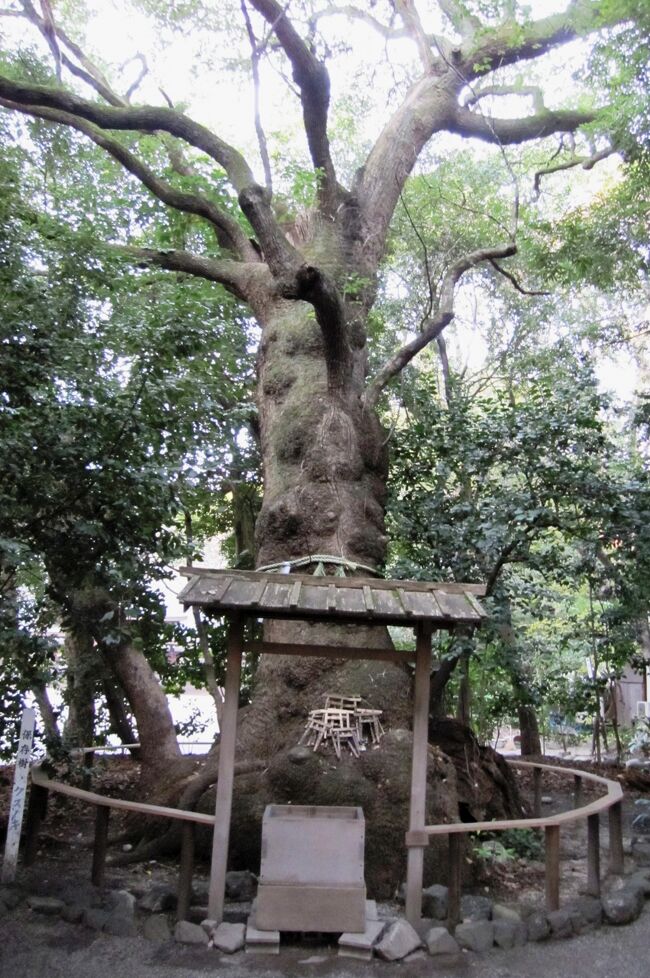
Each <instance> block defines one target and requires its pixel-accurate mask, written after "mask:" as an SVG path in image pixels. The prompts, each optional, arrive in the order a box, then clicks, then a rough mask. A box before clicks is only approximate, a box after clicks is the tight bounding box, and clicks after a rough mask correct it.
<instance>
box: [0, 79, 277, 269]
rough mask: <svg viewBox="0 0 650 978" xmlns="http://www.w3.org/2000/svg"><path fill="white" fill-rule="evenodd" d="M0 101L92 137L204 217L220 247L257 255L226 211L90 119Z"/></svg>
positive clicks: (166, 198)
mask: <svg viewBox="0 0 650 978" xmlns="http://www.w3.org/2000/svg"><path fill="white" fill-rule="evenodd" d="M0 105H3V106H4V107H5V108H8V109H13V110H14V111H17V112H22V113H24V114H27V115H30V116H33V117H36V118H39V119H46V120H47V121H48V122H56V123H60V124H61V125H65V126H69V127H70V128H71V129H76V130H77V131H78V132H81V133H83V134H84V135H85V136H88V138H89V139H92V141H93V142H94V143H95V144H96V145H97V146H99V147H101V149H103V150H105V151H106V152H107V153H109V155H110V156H112V157H113V159H114V160H116V161H117V162H118V163H120V164H121V165H122V166H123V167H124V169H125V170H128V172H129V173H131V174H132V175H133V176H134V177H136V178H137V179H138V180H139V181H140V182H141V183H142V184H144V186H145V187H146V188H147V189H148V190H150V191H151V193H152V194H154V196H156V197H157V198H158V199H159V200H161V201H162V202H163V203H164V204H167V205H169V206H170V207H173V208H174V209H175V210H178V211H183V212H184V213H186V214H195V215H196V216H197V217H202V218H204V219H205V220H206V221H208V222H209V223H210V224H211V225H212V226H213V228H214V229H215V231H216V233H217V240H218V241H219V244H220V245H221V247H222V248H226V249H228V250H229V251H233V252H235V253H236V254H237V255H238V256H239V257H241V258H242V259H244V260H245V261H255V260H256V259H257V258H258V255H257V252H256V251H255V249H254V248H253V247H252V245H251V243H250V241H249V239H248V238H247V237H246V235H245V234H244V232H243V231H242V229H241V228H240V227H239V225H238V224H237V222H236V221H233V219H232V218H231V217H229V215H227V214H225V213H224V212H223V211H222V210H221V209H220V208H219V207H217V206H216V205H215V204H213V203H212V202H211V201H210V200H208V199H207V198H205V197H199V196H197V195H195V194H190V193H186V192H185V191H182V190H177V189H176V188H175V187H173V186H172V185H171V184H169V183H167V182H166V181H165V180H161V179H160V178H159V177H157V176H156V174H155V173H154V172H153V171H152V170H150V169H149V167H148V166H147V165H146V164H145V163H143V162H142V160H140V159H138V157H137V156H135V155H134V154H133V153H132V152H131V151H130V150H129V149H127V148H126V146H123V145H122V144H121V143H119V142H117V140H115V139H113V138H111V137H110V136H107V135H106V133H104V132H103V131H102V130H101V129H98V128H97V127H96V126H94V125H92V123H90V122H86V121H85V120H83V119H80V118H79V117H78V116H75V115H72V114H70V113H67V112H60V111H59V110H58V109H47V108H44V107H41V106H31V107H30V108H26V107H25V106H23V105H19V104H18V103H17V102H10V101H9V100H7V99H3V98H0Z"/></svg>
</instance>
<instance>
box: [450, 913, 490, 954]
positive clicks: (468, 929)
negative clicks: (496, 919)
mask: <svg viewBox="0 0 650 978" xmlns="http://www.w3.org/2000/svg"><path fill="white" fill-rule="evenodd" d="M454 937H455V938H456V940H457V941H458V943H459V944H460V946H461V947H465V948H467V950H468V951H476V952H477V953H478V954H480V953H482V952H483V951H489V950H490V948H491V947H492V945H493V943H494V924H493V923H492V921H491V920H466V921H463V923H462V924H459V925H458V927H457V928H456V930H455V932H454Z"/></svg>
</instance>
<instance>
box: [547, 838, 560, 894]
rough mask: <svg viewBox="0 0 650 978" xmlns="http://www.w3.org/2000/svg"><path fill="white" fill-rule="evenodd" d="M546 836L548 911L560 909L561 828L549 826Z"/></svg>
mask: <svg viewBox="0 0 650 978" xmlns="http://www.w3.org/2000/svg"><path fill="white" fill-rule="evenodd" d="M545 835H546V909H547V910H549V911H550V910H559V909H560V826H559V825H547V826H546V829H545Z"/></svg>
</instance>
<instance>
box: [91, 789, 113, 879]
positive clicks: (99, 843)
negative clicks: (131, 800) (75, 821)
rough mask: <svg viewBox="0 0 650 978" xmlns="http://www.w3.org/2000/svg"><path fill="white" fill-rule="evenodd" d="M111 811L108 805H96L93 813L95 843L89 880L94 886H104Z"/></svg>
mask: <svg viewBox="0 0 650 978" xmlns="http://www.w3.org/2000/svg"><path fill="white" fill-rule="evenodd" d="M110 814H111V810H110V808H109V807H108V805H97V809H96V811H95V843H94V845H93V865H92V869H91V872H90V879H91V881H92V883H93V885H94V886H99V887H101V886H103V885H104V870H105V868H106V851H107V849H108V819H109V817H110Z"/></svg>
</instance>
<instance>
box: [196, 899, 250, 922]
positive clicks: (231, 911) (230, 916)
mask: <svg viewBox="0 0 650 978" xmlns="http://www.w3.org/2000/svg"><path fill="white" fill-rule="evenodd" d="M250 912H251V907H250V903H238V904H237V905H236V906H234V907H224V910H223V920H224V923H225V924H245V923H246V922H247V920H248V918H249V917H250ZM204 916H205V915H204Z"/></svg>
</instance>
